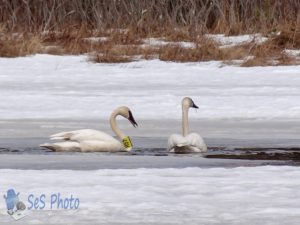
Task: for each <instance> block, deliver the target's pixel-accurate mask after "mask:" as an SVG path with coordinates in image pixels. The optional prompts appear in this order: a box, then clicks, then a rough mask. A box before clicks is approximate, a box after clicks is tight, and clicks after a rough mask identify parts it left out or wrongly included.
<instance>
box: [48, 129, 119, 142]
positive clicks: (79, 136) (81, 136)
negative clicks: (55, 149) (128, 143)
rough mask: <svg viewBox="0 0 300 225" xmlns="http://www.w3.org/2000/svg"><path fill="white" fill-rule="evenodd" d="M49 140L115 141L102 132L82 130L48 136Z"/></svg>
mask: <svg viewBox="0 0 300 225" xmlns="http://www.w3.org/2000/svg"><path fill="white" fill-rule="evenodd" d="M50 139H51V140H65V141H76V142H81V141H86V140H99V141H117V140H116V139H115V138H113V137H112V136H110V135H109V134H106V133H104V132H102V131H98V130H92V129H82V130H75V131H67V132H61V133H57V134H53V135H51V136H50Z"/></svg>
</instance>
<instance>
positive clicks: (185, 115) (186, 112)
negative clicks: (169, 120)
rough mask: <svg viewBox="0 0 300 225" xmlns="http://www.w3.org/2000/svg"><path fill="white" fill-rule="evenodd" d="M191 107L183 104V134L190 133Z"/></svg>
mask: <svg viewBox="0 0 300 225" xmlns="http://www.w3.org/2000/svg"><path fill="white" fill-rule="evenodd" d="M188 117H189V108H187V107H184V106H182V135H183V136H187V135H188V134H189V118H188Z"/></svg>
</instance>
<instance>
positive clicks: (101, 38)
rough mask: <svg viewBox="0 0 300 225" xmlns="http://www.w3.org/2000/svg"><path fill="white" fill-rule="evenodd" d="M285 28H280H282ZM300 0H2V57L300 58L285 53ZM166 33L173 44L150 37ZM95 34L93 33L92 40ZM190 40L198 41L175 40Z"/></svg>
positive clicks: (265, 61) (247, 61) (248, 61)
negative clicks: (251, 36) (254, 36)
mask: <svg viewBox="0 0 300 225" xmlns="http://www.w3.org/2000/svg"><path fill="white" fill-rule="evenodd" d="M279 31H281V33H280V34H279V35H277V33H278V32H279ZM258 32H260V33H262V34H264V35H267V36H268V37H269V39H268V41H266V42H263V43H256V42H255V41H253V42H251V43H245V44H241V45H239V46H234V47H227V48H220V47H219V45H218V43H216V42H214V41H212V40H208V39H206V38H205V37H204V36H203V34H205V33H225V34H227V35H233V34H235V35H237V34H244V33H258ZM299 32H300V2H299V1H298V0H287V1H282V0H271V1H261V0H221V1H212V0H179V1H173V0H161V1H156V0H147V1H146V0H120V1H110V0H105V1H97V0H86V1H81V0H69V1H65V0H56V1H37V0H3V1H1V2H0V56H2V57H17V56H25V55H30V54H35V53H48V54H58V55H62V54H87V53H88V54H90V58H91V60H92V61H94V62H100V63H108V62H128V61H132V60H138V59H152V58H159V59H160V60H164V61H176V62H191V61H193V62H196V61H207V60H222V61H225V62H226V63H231V61H233V60H240V61H241V62H242V63H241V65H242V66H264V65H289V64H299V62H298V61H299V60H298V59H295V58H293V57H291V56H289V55H288V54H286V53H285V52H284V50H285V49H299V48H300V37H299V36H300V33H299ZM150 37H152V38H163V39H164V40H165V41H167V42H170V44H167V45H159V46H151V45H146V44H144V41H143V40H144V39H145V38H150ZM91 38H94V39H91ZM180 41H189V42H192V43H194V44H195V47H194V48H187V47H184V46H182V45H180V44H176V42H180Z"/></svg>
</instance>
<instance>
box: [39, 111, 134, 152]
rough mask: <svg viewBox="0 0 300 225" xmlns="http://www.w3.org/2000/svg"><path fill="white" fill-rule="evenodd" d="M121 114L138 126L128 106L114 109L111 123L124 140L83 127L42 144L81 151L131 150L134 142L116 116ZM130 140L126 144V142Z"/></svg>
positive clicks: (58, 149)
mask: <svg viewBox="0 0 300 225" xmlns="http://www.w3.org/2000/svg"><path fill="white" fill-rule="evenodd" d="M118 115H121V116H123V117H125V118H127V119H128V120H129V121H130V122H131V123H132V124H133V126H137V123H136V122H135V120H134V118H133V116H132V113H131V111H130V110H129V108H128V107H126V106H122V107H119V108H117V109H116V110H114V111H113V113H112V114H111V117H110V125H111V128H112V130H113V131H114V132H115V134H116V135H117V136H118V137H119V138H120V139H121V140H122V141H123V143H124V144H122V143H121V142H120V141H118V140H117V139H115V138H114V137H112V136H111V135H109V134H107V133H104V132H102V131H98V130H92V129H81V130H75V131H67V132H61V133H57V134H53V135H51V136H50V140H61V141H62V142H56V143H52V144H48V143H46V144H42V145H40V146H41V147H45V148H48V149H50V150H53V151H80V152H116V151H130V150H131V148H132V144H131V141H130V138H129V137H128V136H126V135H125V134H124V133H123V132H122V131H121V130H120V129H119V127H118V126H117V123H116V117H117V116H118ZM124 141H125V142H128V141H129V142H130V143H129V144H126V146H125V142H124Z"/></svg>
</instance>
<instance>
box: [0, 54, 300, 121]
mask: <svg viewBox="0 0 300 225" xmlns="http://www.w3.org/2000/svg"><path fill="white" fill-rule="evenodd" d="M299 74H300V66H278V67H251V68H241V67H235V66H226V65H222V63H220V62H215V61H211V62H201V63H173V62H162V61H159V60H152V61H138V62H131V63H125V64H94V63H90V62H87V57H85V56H51V55H36V56H31V57H23V58H0V118H1V119H18V118H35V119H36V118H72V119H76V118H88V119H100V118H101V119H107V118H108V117H109V115H110V113H111V111H112V110H113V109H114V108H115V107H117V106H120V105H128V106H129V107H130V108H131V109H132V111H133V113H134V115H135V117H136V119H137V120H141V119H178V118H180V117H181V109H180V108H181V105H180V104H181V99H182V98H183V97H184V96H190V97H192V98H193V99H194V101H195V103H196V104H197V105H198V106H199V110H198V111H197V112H196V111H195V110H191V111H190V117H191V118H204V119H216V118H218V119H223V118H246V119H247V118H251V119H252V118H255V119H256V118H269V119H271V118H273V119H274V118H300V102H299V97H300V89H299V85H300V76H299Z"/></svg>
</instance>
